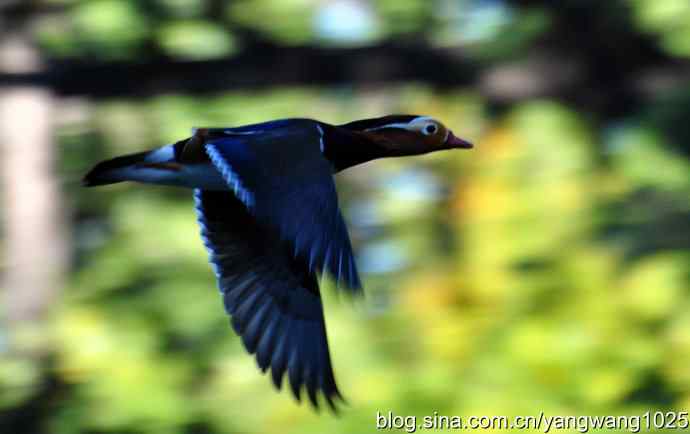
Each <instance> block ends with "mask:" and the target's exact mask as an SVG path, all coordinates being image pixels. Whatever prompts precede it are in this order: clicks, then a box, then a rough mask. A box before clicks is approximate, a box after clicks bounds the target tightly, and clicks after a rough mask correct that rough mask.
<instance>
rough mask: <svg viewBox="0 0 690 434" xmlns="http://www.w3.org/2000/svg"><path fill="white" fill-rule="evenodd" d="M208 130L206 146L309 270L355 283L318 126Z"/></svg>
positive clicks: (261, 218)
mask: <svg viewBox="0 0 690 434" xmlns="http://www.w3.org/2000/svg"><path fill="white" fill-rule="evenodd" d="M207 134H208V137H209V139H208V140H207V142H206V145H205V146H206V152H207V153H208V155H209V157H210V158H211V161H212V162H213V164H214V166H215V167H216V168H217V169H218V171H219V172H221V174H222V175H223V177H224V179H225V181H226V182H227V183H228V185H229V186H230V187H231V189H232V190H233V191H234V193H235V195H236V196H237V198H238V199H240V201H242V203H243V204H244V205H245V206H246V207H247V209H248V210H249V211H250V212H251V213H252V214H253V215H254V216H256V218H257V219H258V220H259V221H260V222H262V223H264V224H266V225H267V226H270V227H272V228H274V229H275V230H277V232H278V233H279V234H280V237H281V238H282V239H284V240H286V241H288V242H289V243H290V244H291V245H292V246H293V248H294V254H295V256H298V257H301V258H302V260H303V261H304V262H305V263H306V264H307V266H308V269H309V271H311V270H313V269H319V270H327V271H328V272H330V273H331V274H332V275H333V276H334V277H335V278H336V280H337V281H338V282H340V281H344V283H345V285H346V286H347V287H348V288H350V289H351V290H353V291H354V292H358V291H359V290H361V286H362V285H361V282H360V280H359V276H358V273H357V269H356V266H355V261H354V257H353V253H352V247H351V244H350V237H349V235H348V233H347V227H346V226H345V221H344V220H343V217H342V215H341V213H340V209H339V207H338V196H337V194H336V189H335V183H334V181H333V174H332V173H333V172H332V168H331V165H330V163H329V162H328V160H326V158H325V157H323V155H322V153H321V149H320V148H321V136H322V130H321V127H320V126H319V125H318V124H317V123H316V122H315V121H310V120H290V121H282V122H280V123H268V124H259V125H255V126H252V128H251V129H246V128H245V129H228V130H218V129H214V130H208V133H207Z"/></svg>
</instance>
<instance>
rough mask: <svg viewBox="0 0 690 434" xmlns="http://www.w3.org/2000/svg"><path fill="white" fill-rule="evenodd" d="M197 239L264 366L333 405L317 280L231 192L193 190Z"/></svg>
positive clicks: (239, 328)
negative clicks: (285, 376)
mask: <svg viewBox="0 0 690 434" xmlns="http://www.w3.org/2000/svg"><path fill="white" fill-rule="evenodd" d="M194 199H195V203H196V209H197V215H198V221H199V224H200V226H201V238H202V239H203V241H204V244H205V245H206V248H207V250H208V252H209V256H210V259H209V260H210V262H211V264H213V267H214V270H215V273H216V277H217V279H218V287H219V289H220V292H221V293H222V295H223V300H224V303H225V309H226V311H227V312H228V314H230V315H231V316H232V319H231V323H232V326H233V328H234V329H235V332H237V334H238V335H240V336H241V337H242V342H243V343H244V346H245V348H246V349H247V351H248V352H249V353H250V354H254V353H256V360H257V362H258V365H259V367H260V368H261V370H262V371H263V372H266V370H267V369H268V368H269V367H270V369H271V374H272V378H273V382H274V384H275V385H276V387H277V388H278V389H280V387H281V382H282V378H283V374H284V373H285V372H287V376H288V378H289V382H290V386H291V389H292V392H293V394H294V395H295V397H296V398H297V400H299V399H300V391H301V389H302V387H303V386H304V388H305V389H306V392H307V395H308V396H309V400H310V401H311V403H312V404H313V405H314V407H317V408H318V402H317V394H318V392H321V394H322V395H323V397H324V398H325V400H326V402H328V404H329V405H330V406H331V408H333V409H334V410H335V404H334V401H335V400H337V399H341V400H342V396H341V395H340V392H339V391H338V387H337V386H336V383H335V378H334V376H333V368H332V367H331V359H330V355H329V351H328V341H327V338H326V328H325V324H324V318H323V310H322V307H321V297H320V295H319V288H318V283H317V281H316V277H315V275H314V274H313V273H310V272H309V270H308V269H307V268H306V266H305V265H304V263H303V262H302V261H298V260H296V259H295V258H294V257H292V255H291V252H289V250H288V249H287V248H286V246H285V243H284V242H283V241H281V240H280V238H279V237H278V236H277V234H275V233H272V232H271V231H270V230H266V228H264V227H262V226H261V225H260V223H258V222H257V221H256V219H255V218H254V217H253V216H251V215H250V214H249V212H248V211H247V209H246V207H245V206H244V205H243V204H242V203H241V202H240V201H239V200H238V199H237V198H236V197H235V196H234V195H233V193H231V192H225V191H206V190H198V189H197V190H195V192H194Z"/></svg>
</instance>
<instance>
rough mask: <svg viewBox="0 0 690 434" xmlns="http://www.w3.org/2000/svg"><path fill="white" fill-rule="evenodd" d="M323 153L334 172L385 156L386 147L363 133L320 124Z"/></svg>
mask: <svg viewBox="0 0 690 434" xmlns="http://www.w3.org/2000/svg"><path fill="white" fill-rule="evenodd" d="M322 128H323V154H324V156H325V157H326V158H327V159H328V161H330V162H331V164H332V165H333V169H334V171H335V172H340V171H341V170H344V169H347V168H348V167H352V166H356V165H358V164H362V163H366V162H367V161H371V160H374V159H376V158H381V157H385V156H386V149H385V148H384V147H382V146H381V145H380V144H379V143H376V142H374V141H372V140H369V139H368V138H367V137H366V136H364V135H363V134H360V133H358V132H356V131H350V130H347V129H345V128H340V127H335V126H333V125H322Z"/></svg>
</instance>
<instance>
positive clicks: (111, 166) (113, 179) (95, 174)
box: [82, 151, 149, 187]
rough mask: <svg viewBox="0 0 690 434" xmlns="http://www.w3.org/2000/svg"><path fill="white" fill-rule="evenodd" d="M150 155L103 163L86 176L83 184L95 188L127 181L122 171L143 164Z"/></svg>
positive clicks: (125, 157)
mask: <svg viewBox="0 0 690 434" xmlns="http://www.w3.org/2000/svg"><path fill="white" fill-rule="evenodd" d="M148 154H149V151H147V152H138V153H136V154H129V155H123V156H121V157H116V158H112V159H110V160H105V161H101V162H100V163H98V164H96V166H95V167H94V168H93V169H91V170H90V171H89V173H87V174H86V176H84V179H83V180H82V183H83V185H84V186H85V187H95V186H97V185H108V184H115V183H117V182H122V181H127V179H126V178H124V177H123V176H122V170H121V169H125V168H127V167H132V166H135V165H136V164H140V163H143V162H144V159H145V158H146V156H147V155H148Z"/></svg>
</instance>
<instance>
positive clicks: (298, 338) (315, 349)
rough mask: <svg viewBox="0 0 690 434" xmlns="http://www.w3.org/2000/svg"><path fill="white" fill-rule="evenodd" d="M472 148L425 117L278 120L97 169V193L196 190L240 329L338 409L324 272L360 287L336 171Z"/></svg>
mask: <svg viewBox="0 0 690 434" xmlns="http://www.w3.org/2000/svg"><path fill="white" fill-rule="evenodd" d="M455 148H461V149H467V148H472V144H471V143H469V142H467V141H465V140H462V139H459V138H457V137H456V136H455V135H453V133H452V132H451V131H450V130H449V129H448V128H446V127H445V126H444V125H443V124H442V123H441V122H439V121H437V120H435V119H433V118H431V117H428V116H413V115H390V116H384V117H380V118H375V119H363V120H358V121H354V122H350V123H347V124H344V125H337V126H336V125H330V124H327V123H325V122H320V121H317V120H312V119H281V120H274V121H269V122H265V123H260V124H254V125H247V126H241V127H231V128H199V129H196V130H194V132H193V134H192V136H191V137H188V138H185V139H183V140H180V141H179V142H177V143H174V144H172V145H166V146H163V147H160V148H158V149H154V150H151V151H146V152H140V153H137V154H131V155H125V156H121V157H117V158H113V159H110V160H106V161H103V162H101V163H99V164H97V165H96V166H95V167H94V168H93V169H92V170H91V171H90V172H89V173H88V174H87V175H86V176H85V177H84V185H86V186H89V187H92V186H98V185H105V184H113V183H117V182H121V181H138V182H142V183H149V184H163V185H171V186H179V187H187V188H191V189H193V190H194V201H195V204H196V212H197V219H198V222H199V225H200V227H201V238H202V240H203V243H204V245H205V246H206V249H207V250H208V254H209V262H210V263H211V265H212V267H213V269H214V271H215V274H216V278H217V281H218V288H219V289H220V292H221V294H222V296H223V302H224V305H225V310H226V311H227V313H228V314H229V315H230V316H231V324H232V327H233V328H234V330H235V332H236V333H237V334H238V335H239V336H240V337H241V338H242V342H243V344H244V346H245V348H246V349H247V351H248V352H249V353H250V354H255V355H256V361H257V364H258V366H259V368H260V369H261V371H262V372H264V373H265V372H266V371H267V370H268V369H269V368H270V371H271V376H272V379H273V383H274V384H275V386H276V388H278V389H280V388H281V383H282V381H283V377H284V376H285V374H286V373H287V377H288V380H289V384H290V388H291V390H292V392H293V394H294V396H295V398H296V399H297V400H298V401H299V400H300V394H301V391H302V389H305V390H306V394H307V395H308V397H309V400H310V402H311V403H312V405H313V406H314V407H315V408H316V409H318V400H317V395H319V394H321V395H322V396H323V399H325V401H326V402H327V403H328V405H329V406H330V407H331V409H333V411H335V410H336V405H335V404H336V402H337V401H338V400H341V401H342V400H343V397H342V395H341V394H340V392H339V390H338V386H337V385H336V381H335V377H334V374H333V368H332V366H331V359H330V354H329V349H328V340H327V338H326V327H325V323H324V315H323V309H322V305H321V296H320V291H319V281H318V277H319V275H320V274H321V273H328V274H330V275H331V276H332V277H333V278H334V279H335V280H336V282H337V283H338V287H339V288H343V289H344V290H345V291H349V292H350V293H352V294H359V293H361V292H362V283H361V281H360V278H359V275H358V273H357V267H356V265H355V260H354V256H353V252H352V246H351V243H350V238H349V235H348V232H347V227H346V224H345V221H344V220H343V216H342V214H341V212H340V209H339V207H338V197H337V194H336V189H335V184H334V180H333V174H335V173H337V172H340V171H342V170H344V169H347V168H348V167H352V166H355V165H357V164H361V163H364V162H366V161H370V160H374V159H377V158H383V157H397V156H408V155H419V154H426V153H429V152H434V151H440V150H445V149H455Z"/></svg>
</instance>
